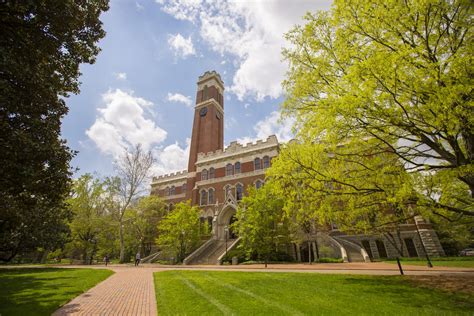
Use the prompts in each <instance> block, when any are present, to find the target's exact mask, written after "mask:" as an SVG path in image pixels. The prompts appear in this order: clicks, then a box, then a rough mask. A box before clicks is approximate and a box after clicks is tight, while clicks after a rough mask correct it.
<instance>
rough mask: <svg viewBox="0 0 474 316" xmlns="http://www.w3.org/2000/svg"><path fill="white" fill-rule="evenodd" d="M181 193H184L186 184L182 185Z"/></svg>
mask: <svg viewBox="0 0 474 316" xmlns="http://www.w3.org/2000/svg"><path fill="white" fill-rule="evenodd" d="M181 191H183V192H182V193H186V183H185V184H183V188H182V189H181Z"/></svg>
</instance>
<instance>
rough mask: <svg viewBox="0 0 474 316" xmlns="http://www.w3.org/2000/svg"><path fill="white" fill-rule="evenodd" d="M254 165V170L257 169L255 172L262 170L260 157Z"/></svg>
mask: <svg viewBox="0 0 474 316" xmlns="http://www.w3.org/2000/svg"><path fill="white" fill-rule="evenodd" d="M253 163H254V168H255V170H260V169H262V163H261V161H260V158H258V157H257V158H255V160H254V161H253Z"/></svg>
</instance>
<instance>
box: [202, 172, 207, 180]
mask: <svg viewBox="0 0 474 316" xmlns="http://www.w3.org/2000/svg"><path fill="white" fill-rule="evenodd" d="M201 180H207V169H204V170H203V171H201Z"/></svg>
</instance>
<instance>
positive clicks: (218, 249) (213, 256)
mask: <svg viewBox="0 0 474 316" xmlns="http://www.w3.org/2000/svg"><path fill="white" fill-rule="evenodd" d="M234 242H235V239H229V240H227V247H228V249H229V247H230V246H231V245H232V244H233V243H234ZM225 248H226V242H225V241H224V240H211V241H210V242H208V243H206V244H204V245H203V247H201V248H199V249H198V250H196V251H195V252H194V253H192V254H191V255H189V256H188V257H187V258H186V259H185V260H184V264H220V262H219V260H218V259H219V258H220V257H221V256H222V255H223V254H224V253H225Z"/></svg>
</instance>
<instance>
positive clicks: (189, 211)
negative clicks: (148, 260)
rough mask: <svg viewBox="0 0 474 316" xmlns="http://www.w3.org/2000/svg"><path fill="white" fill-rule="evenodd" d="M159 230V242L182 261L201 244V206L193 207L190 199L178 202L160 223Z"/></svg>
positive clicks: (178, 260)
mask: <svg viewBox="0 0 474 316" xmlns="http://www.w3.org/2000/svg"><path fill="white" fill-rule="evenodd" d="M158 231H159V236H158V239H157V240H156V242H157V244H158V245H159V246H160V247H162V249H164V250H165V251H169V252H171V253H172V254H174V256H175V258H176V260H177V262H182V261H183V260H184V259H185V258H186V255H188V254H189V253H190V252H191V251H192V250H193V249H195V248H196V246H197V245H198V244H199V240H200V229H199V208H197V207H196V206H193V207H191V204H190V203H189V201H188V202H181V203H178V204H176V205H175V207H174V209H173V210H172V211H171V212H170V213H169V214H168V215H167V216H165V217H164V219H163V220H162V221H161V222H160V223H159V224H158Z"/></svg>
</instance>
